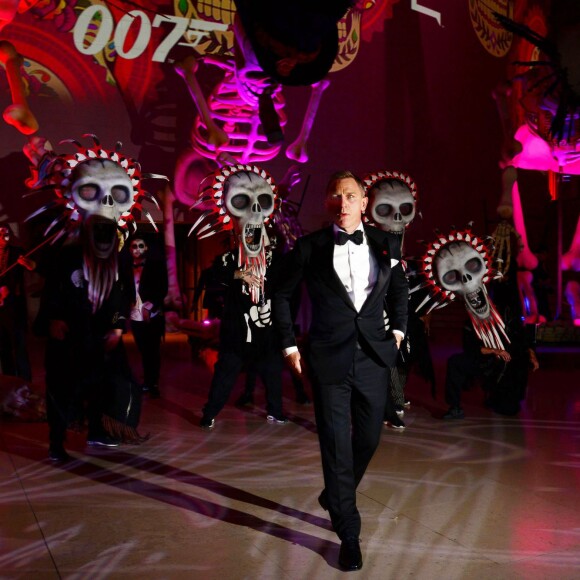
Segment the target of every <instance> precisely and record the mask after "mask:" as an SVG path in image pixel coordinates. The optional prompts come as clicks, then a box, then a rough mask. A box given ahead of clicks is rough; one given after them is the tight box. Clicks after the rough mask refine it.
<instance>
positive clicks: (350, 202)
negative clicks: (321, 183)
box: [326, 177, 368, 234]
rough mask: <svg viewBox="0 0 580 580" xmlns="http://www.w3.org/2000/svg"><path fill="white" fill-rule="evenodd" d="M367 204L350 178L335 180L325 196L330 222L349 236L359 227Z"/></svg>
mask: <svg viewBox="0 0 580 580" xmlns="http://www.w3.org/2000/svg"><path fill="white" fill-rule="evenodd" d="M367 203H368V199H367V198H366V197H365V196H364V195H363V192H362V191H361V190H360V188H359V186H358V184H357V182H356V181H355V180H354V179H353V178H352V177H347V178H346V179H338V180H336V181H335V182H334V183H333V184H331V186H330V188H329V190H328V193H327V195H326V208H327V209H328V212H329V213H330V216H331V218H332V221H333V222H334V223H335V224H336V225H337V226H338V227H339V228H342V229H343V230H345V231H346V232H348V233H349V234H350V233H352V232H354V231H355V230H356V228H357V227H358V226H359V224H360V222H361V219H362V214H363V212H364V211H365V209H366V207H367Z"/></svg>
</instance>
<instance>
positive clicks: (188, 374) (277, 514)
mask: <svg viewBox="0 0 580 580" xmlns="http://www.w3.org/2000/svg"><path fill="white" fill-rule="evenodd" d="M439 343H440V344H443V342H440V341H437V343H436V344H434V346H433V348H434V356H435V362H436V370H437V376H438V380H439V383H440V385H441V384H442V382H443V373H444V366H445V360H446V357H447V356H448V354H449V352H448V350H446V349H445V348H443V347H440V346H439V347H438V346H437V344H439ZM128 347H129V349H130V352H131V355H132V357H133V356H134V352H133V350H132V348H133V345H132V344H131V343H130V342H129V344H128ZM189 355H190V352H189V348H188V346H187V344H186V342H185V341H184V340H183V339H182V338H179V337H172V338H171V340H168V341H167V343H166V344H165V345H164V356H165V358H164V360H165V366H164V370H163V378H164V380H163V385H162V392H163V398H162V399H160V400H148V399H146V400H145V401H144V409H143V416H142V423H141V430H142V431H144V432H151V434H152V436H151V439H150V440H149V441H147V442H146V443H144V444H143V445H141V446H124V447H121V448H119V449H116V450H106V451H96V450H92V449H91V450H89V449H86V448H85V445H84V437H83V435H82V434H76V433H75V434H72V435H71V437H70V441H69V444H68V448H69V450H70V451H71V454H72V455H74V457H75V460H74V461H73V462H71V463H70V464H68V465H67V466H66V467H55V466H53V465H50V464H49V462H48V461H47V460H46V453H47V442H46V425H45V424H22V423H20V424H19V423H11V422H3V423H2V424H1V431H0V443H1V450H0V514H1V517H0V570H2V572H0V576H1V577H2V578H42V579H45V578H69V579H72V578H121V577H122V578H208V579H213V578H219V579H225V580H228V579H230V578H231V579H234V578H235V579H237V578H252V579H255V578H260V579H261V578H288V579H300V580H302V579H304V578H322V579H326V578H338V577H342V576H343V574H344V573H342V572H340V571H339V570H338V569H337V567H336V560H337V557H338V548H339V544H338V541H337V538H336V536H335V535H334V533H333V532H332V531H331V528H330V523H329V520H328V517H327V514H326V512H323V511H322V510H321V509H320V507H319V506H318V503H317V501H316V497H317V495H318V493H319V490H320V488H321V485H322V478H321V472H320V467H319V455H318V444H317V440H316V434H315V427H314V417H313V410H312V407H304V406H300V405H298V404H296V403H295V402H294V400H293V396H292V395H293V393H292V387H291V384H290V381H289V379H288V377H286V378H287V381H286V383H287V384H286V386H285V407H286V411H287V413H288V415H289V416H290V417H291V423H290V424H288V425H270V424H268V423H267V422H266V420H265V413H264V410H263V403H264V397H263V393H262V389H261V386H260V385H259V386H258V389H257V393H256V397H257V405H256V406H255V407H254V408H249V409H236V408H235V407H233V406H232V405H228V406H227V407H226V408H225V409H224V411H223V412H222V413H221V414H220V415H219V417H218V419H217V426H216V428H215V430H214V431H212V432H210V433H206V432H203V431H201V430H200V429H199V427H198V426H197V423H198V420H199V409H200V408H201V406H202V405H203V403H204V401H205V395H206V392H207V387H208V383H209V378H210V377H209V373H208V372H207V370H206V369H204V368H203V367H202V366H200V365H198V364H193V363H192V362H191V360H190V356H189ZM577 356H578V352H577V351H576V352H572V353H571V354H570V353H564V354H561V353H560V354H554V352H545V353H540V362H541V363H543V369H542V370H540V371H539V372H538V373H536V374H535V375H534V376H533V377H532V379H531V381H530V387H529V392H528V397H527V400H526V403H525V406H524V408H523V410H522V412H521V413H520V415H519V416H518V417H502V416H499V415H495V414H493V413H491V412H490V411H489V410H487V409H485V408H484V407H483V405H482V393H481V392H478V391H477V390H476V389H475V390H473V391H469V392H467V393H466V394H465V397H464V401H465V405H464V406H465V410H466V419H465V420H463V421H457V422H452V423H447V422H444V421H442V420H441V419H440V418H439V417H440V416H441V414H442V413H443V411H444V410H445V405H444V403H443V396H442V393H441V390H442V388H441V387H440V388H439V392H438V394H437V397H436V399H432V398H431V395H430V392H429V388H428V386H427V385H426V384H425V383H423V382H422V381H421V380H420V379H418V378H417V377H413V378H412V380H411V384H410V386H409V390H408V396H409V398H410V399H411V401H412V403H413V404H412V408H411V410H410V411H408V412H407V414H406V416H405V421H406V422H407V425H408V427H407V429H406V430H405V431H404V432H396V431H392V430H388V429H387V428H385V431H384V434H383V438H382V443H381V446H380V449H379V451H378V452H377V455H376V456H375V458H374V459H373V462H372V464H371V468H370V469H369V472H368V473H367V476H366V477H365V479H364V480H363V482H362V484H361V486H360V489H359V494H358V496H359V497H358V504H359V509H360V511H361V513H362V516H363V533H362V548H363V554H364V559H365V563H364V567H363V570H362V571H361V572H358V573H356V574H358V577H360V578H393V579H395V578H397V579H398V578H413V579H428V580H430V579H434V578H435V579H439V578H441V579H445V580H451V579H469V580H472V579H474V580H478V579H484V578H485V579H486V580H487V579H489V578H494V579H513V578H522V579H526V580H527V579H536V578H559V579H572V578H578V577H579V574H578V570H579V569H580V509H579V508H580V505H579V503H580V502H579V500H578V490H579V483H580V481H579V480H580V445H579V439H580V422H579V417H580V386H579V384H580V381H578V373H575V372H574V371H573V366H572V365H573V363H572V362H571V361H572V359H573V358H576V357H577ZM38 360H41V359H40V357H38ZM133 360H135V359H133ZM39 372H40V371H39ZM240 387H241V384H240ZM237 394H238V391H236V393H235V394H234V396H233V397H232V401H233V399H234V397H235V395H237Z"/></svg>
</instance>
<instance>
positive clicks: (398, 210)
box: [369, 179, 416, 235]
mask: <svg viewBox="0 0 580 580" xmlns="http://www.w3.org/2000/svg"><path fill="white" fill-rule="evenodd" d="M369 198H370V213H371V217H372V220H373V221H374V222H375V223H376V225H377V227H379V228H380V229H381V230H383V231H385V232H390V233H393V234H399V235H402V234H403V232H404V231H405V228H406V227H408V226H409V225H410V224H411V222H412V221H413V219H414V218H415V211H416V201H415V197H414V196H413V194H412V193H411V190H410V189H409V187H407V185H405V184H404V183H401V182H400V181H398V180H396V179H385V180H382V181H378V182H377V183H376V184H375V185H374V186H373V187H372V188H371V189H370V190H369Z"/></svg>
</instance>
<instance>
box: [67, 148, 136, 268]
mask: <svg viewBox="0 0 580 580" xmlns="http://www.w3.org/2000/svg"><path fill="white" fill-rule="evenodd" d="M71 181H72V183H71V196H72V199H73V201H74V202H75V205H76V207H77V209H78V212H79V214H80V215H81V216H82V218H83V220H84V221H85V224H86V226H85V227H86V228H87V229H88V233H89V240H90V243H91V245H92V247H93V250H94V253H95V256H96V257H98V258H106V257H108V256H109V255H110V254H111V252H112V251H113V249H114V248H116V247H117V241H118V240H117V224H118V222H119V220H120V219H121V216H122V215H123V214H126V213H128V212H129V211H130V209H131V207H132V206H133V202H134V199H133V185H132V183H131V179H130V178H129V176H128V175H127V173H126V171H125V170H124V169H123V168H122V167H119V165H117V164H116V163H114V162H112V161H109V160H101V159H91V160H89V161H85V162H84V163H81V164H79V165H78V166H77V167H76V168H75V170H74V172H73V175H72V179H71Z"/></svg>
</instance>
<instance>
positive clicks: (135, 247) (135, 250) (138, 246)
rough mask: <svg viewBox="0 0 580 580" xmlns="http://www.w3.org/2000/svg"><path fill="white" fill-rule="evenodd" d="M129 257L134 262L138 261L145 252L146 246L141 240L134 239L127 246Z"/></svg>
mask: <svg viewBox="0 0 580 580" xmlns="http://www.w3.org/2000/svg"><path fill="white" fill-rule="evenodd" d="M129 249H130V250H131V256H132V257H133V259H134V260H139V259H140V258H141V257H142V256H143V254H145V252H147V244H146V243H145V242H144V241H143V240H142V239H141V238H135V239H134V240H133V241H132V242H131V245H130V246H129Z"/></svg>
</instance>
